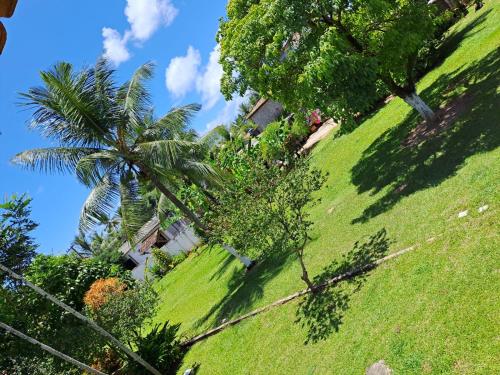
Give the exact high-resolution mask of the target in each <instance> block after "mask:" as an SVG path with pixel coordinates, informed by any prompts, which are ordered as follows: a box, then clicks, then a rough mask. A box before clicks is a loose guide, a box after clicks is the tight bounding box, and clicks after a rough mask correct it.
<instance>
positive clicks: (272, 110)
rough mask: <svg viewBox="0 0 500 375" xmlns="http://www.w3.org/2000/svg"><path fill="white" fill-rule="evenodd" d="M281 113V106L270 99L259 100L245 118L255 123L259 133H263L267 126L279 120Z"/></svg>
mask: <svg viewBox="0 0 500 375" xmlns="http://www.w3.org/2000/svg"><path fill="white" fill-rule="evenodd" d="M282 113H283V106H282V105H281V104H280V103H278V102H275V101H274V100H271V99H264V98H261V99H259V101H258V102H257V103H256V104H255V105H254V106H253V108H252V110H251V111H250V112H249V113H248V115H247V116H246V119H247V120H249V121H252V122H253V123H255V124H256V125H257V126H258V128H259V130H260V131H263V130H264V129H265V128H266V127H267V125H269V124H270V123H271V122H273V121H276V120H277V119H279V118H280V116H281V114H282Z"/></svg>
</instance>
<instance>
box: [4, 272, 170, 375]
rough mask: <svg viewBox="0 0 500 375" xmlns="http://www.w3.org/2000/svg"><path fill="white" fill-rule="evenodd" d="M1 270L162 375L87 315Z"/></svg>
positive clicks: (152, 370) (156, 373)
mask: <svg viewBox="0 0 500 375" xmlns="http://www.w3.org/2000/svg"><path fill="white" fill-rule="evenodd" d="M0 270H2V271H4V272H6V273H7V274H9V275H10V276H11V277H12V278H14V279H16V280H19V281H22V282H23V283H24V284H26V285H27V286H28V287H30V288H31V289H33V290H34V291H35V292H37V293H38V294H40V295H41V296H42V297H44V298H46V299H48V300H49V301H51V302H53V303H55V304H56V305H57V306H59V307H61V308H62V309H64V310H66V311H67V312H69V313H70V314H72V315H73V316H75V317H76V318H78V319H80V320H81V321H82V322H84V323H85V324H87V325H89V326H90V327H91V328H92V329H93V330H94V331H96V332H97V333H99V334H100V335H102V336H103V337H106V338H107V339H108V340H109V341H110V342H111V343H113V344H115V345H116V346H117V347H118V348H119V349H120V350H122V351H123V352H124V353H126V354H127V355H128V356H129V357H130V358H132V359H133V360H134V361H136V362H137V363H139V364H141V365H142V366H143V367H144V368H145V369H146V370H148V371H149V372H150V373H152V374H154V375H162V374H161V373H160V372H159V371H158V370H157V369H155V368H154V367H153V366H151V365H150V364H149V363H148V362H146V361H145V360H144V359H142V358H141V357H140V356H139V355H137V354H136V353H134V352H133V351H132V350H130V349H129V348H127V347H126V346H125V345H124V344H123V343H122V342H121V341H119V340H118V339H116V338H115V337H114V336H113V335H112V334H111V333H109V332H108V331H106V330H104V329H103V328H101V327H100V326H98V325H97V323H96V322H94V321H93V320H91V319H89V318H87V317H86V316H85V315H82V314H80V313H79V312H78V311H76V310H75V309H73V308H72V307H69V306H68V305H66V304H65V303H64V302H62V301H59V300H58V299H57V298H56V297H54V296H53V295H52V294H49V293H47V292H46V291H45V290H43V289H42V288H39V287H37V286H36V285H34V284H32V283H31V282H29V281H28V280H26V279H25V278H24V277H22V276H21V275H18V274H17V273H15V272H14V271H12V270H11V269H10V268H7V267H5V266H4V265H3V264H1V263H0Z"/></svg>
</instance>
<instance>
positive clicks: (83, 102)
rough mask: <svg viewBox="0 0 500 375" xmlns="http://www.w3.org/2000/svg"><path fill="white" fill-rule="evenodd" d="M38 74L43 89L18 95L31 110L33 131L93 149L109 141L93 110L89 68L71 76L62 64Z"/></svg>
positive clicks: (37, 88) (95, 110)
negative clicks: (92, 147) (32, 111)
mask: <svg viewBox="0 0 500 375" xmlns="http://www.w3.org/2000/svg"><path fill="white" fill-rule="evenodd" d="M40 74H41V77H42V80H43V82H44V86H43V87H35V88H31V89H30V90H28V92H27V93H21V98H23V100H24V101H23V102H22V103H21V104H22V105H24V106H27V107H28V108H31V109H33V110H34V113H33V119H32V122H31V126H32V127H33V128H35V129H38V130H40V131H41V132H42V134H43V135H45V136H47V137H49V138H52V139H57V140H58V141H60V142H61V143H62V144H66V145H80V146H96V145H98V144H101V143H102V142H103V140H106V139H108V138H109V131H108V130H109V129H108V128H107V126H106V123H104V122H102V121H101V120H102V116H100V115H101V113H100V111H99V108H98V107H96V100H95V99H96V95H95V84H94V83H95V82H94V78H95V75H94V74H93V73H92V70H91V69H84V70H83V71H81V72H80V73H74V72H73V68H72V66H71V64H68V63H64V62H63V63H58V64H56V65H55V66H54V68H53V69H51V70H48V71H43V72H41V73H40Z"/></svg>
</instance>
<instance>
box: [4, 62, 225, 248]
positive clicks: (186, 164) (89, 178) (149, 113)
mask: <svg viewBox="0 0 500 375" xmlns="http://www.w3.org/2000/svg"><path fill="white" fill-rule="evenodd" d="M113 73H114V71H113V70H112V69H111V68H110V67H109V65H108V64H107V62H106V61H104V60H99V61H98V62H97V64H96V65H95V66H94V67H91V68H86V69H83V70H81V71H79V72H75V70H74V69H73V67H72V65H71V64H69V63H65V62H63V63H58V64H56V65H55V66H54V67H53V68H52V69H51V70H49V71H43V72H41V78H42V81H43V84H44V85H43V86H42V87H33V88H31V89H29V91H28V92H26V93H23V94H22V97H23V98H24V104H25V105H26V106H28V107H30V108H32V109H33V110H34V112H33V118H32V120H31V126H32V127H33V128H34V129H36V130H39V131H40V132H41V133H42V134H43V135H44V136H46V137H47V138H50V139H52V140H55V141H56V142H58V143H59V145H58V146H57V147H50V148H40V149H33V150H29V151H24V152H21V153H19V154H17V155H16V156H15V157H14V158H13V162H14V163H16V164H18V165H21V166H23V167H25V168H28V169H32V170H39V171H43V172H50V173H52V172H72V173H76V175H77V177H78V179H79V180H80V181H81V182H82V183H83V184H84V185H85V186H87V187H89V188H91V189H92V190H91V192H90V194H89V196H88V198H87V200H86V201H85V203H84V205H83V208H82V211H81V216H80V228H81V229H82V230H84V231H88V230H91V229H92V228H93V227H95V225H96V224H99V223H100V219H101V218H102V217H110V216H112V214H113V211H114V210H116V207H120V216H121V227H122V230H123V231H124V232H125V234H126V236H127V238H129V239H132V238H133V236H134V235H135V233H137V231H138V229H140V227H141V226H142V225H143V224H144V223H145V222H146V221H147V220H148V219H150V213H149V212H148V210H145V209H144V205H145V202H144V200H143V199H142V196H141V194H140V185H141V183H142V182H143V181H149V182H151V183H152V184H153V185H154V186H155V187H156V188H157V189H158V190H159V191H160V192H161V193H162V194H163V195H164V196H165V197H166V198H167V199H169V200H170V201H171V202H172V203H173V204H174V205H175V206H176V207H177V208H178V209H179V210H180V211H181V212H182V213H183V214H184V215H185V216H186V217H187V218H189V219H190V220H191V221H192V222H193V223H194V224H195V225H196V226H198V227H199V228H201V229H202V230H204V229H205V226H204V225H203V223H202V222H201V221H200V219H199V218H198V216H197V215H196V213H194V212H193V211H191V210H190V209H189V208H188V207H187V206H186V205H185V204H184V203H183V202H182V201H180V200H179V199H178V198H177V197H176V195H175V194H174V193H173V192H172V191H171V189H169V185H168V181H171V176H172V175H179V174H181V175H183V174H185V175H189V176H191V177H192V176H196V177H197V178H204V179H207V180H208V179H211V178H216V173H215V171H214V170H213V169H212V168H211V167H210V166H209V165H208V164H205V163H203V162H202V161H201V160H199V159H197V153H196V152H194V151H195V149H196V148H197V147H198V144H197V143H196V142H195V141H193V140H192V136H191V134H190V133H189V132H187V131H186V129H187V125H188V123H189V121H190V119H191V118H192V116H193V115H194V114H195V113H196V112H197V111H198V110H199V109H200V106H199V105H196V104H191V105H187V106H183V107H177V108H173V109H172V110H170V111H169V112H168V113H167V114H166V115H165V116H163V117H160V118H156V117H154V115H153V110H152V107H151V100H150V94H149V92H148V90H147V87H146V81H147V80H148V79H150V78H151V77H152V75H153V64H151V63H148V64H144V65H142V66H141V67H140V68H139V69H137V71H136V72H135V73H134V74H133V76H132V78H131V79H130V80H129V81H127V82H125V83H124V84H122V85H117V84H116V82H115V80H114V78H113Z"/></svg>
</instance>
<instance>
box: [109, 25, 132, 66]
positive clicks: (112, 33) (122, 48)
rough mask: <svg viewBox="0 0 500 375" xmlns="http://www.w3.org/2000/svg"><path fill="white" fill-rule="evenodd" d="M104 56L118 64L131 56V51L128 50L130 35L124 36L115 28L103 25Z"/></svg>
mask: <svg viewBox="0 0 500 375" xmlns="http://www.w3.org/2000/svg"><path fill="white" fill-rule="evenodd" d="M102 37H103V39H104V40H103V47H104V57H105V58H107V59H108V60H109V61H111V62H112V63H113V64H114V65H116V66H118V65H120V64H121V63H122V62H124V61H127V60H128V59H129V58H130V53H129V51H128V50H127V41H128V35H127V33H125V35H124V36H123V38H122V36H121V35H120V33H119V32H118V31H116V30H115V29H111V28H109V27H103V29H102Z"/></svg>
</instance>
